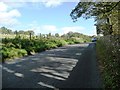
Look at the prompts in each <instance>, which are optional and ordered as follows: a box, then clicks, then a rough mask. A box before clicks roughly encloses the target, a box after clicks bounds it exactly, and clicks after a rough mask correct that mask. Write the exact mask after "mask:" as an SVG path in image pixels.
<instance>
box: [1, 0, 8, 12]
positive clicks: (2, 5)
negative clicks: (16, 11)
mask: <svg viewBox="0 0 120 90" xmlns="http://www.w3.org/2000/svg"><path fill="white" fill-rule="evenodd" d="M7 8H8V6H7V5H5V4H4V3H3V2H0V12H3V11H7Z"/></svg>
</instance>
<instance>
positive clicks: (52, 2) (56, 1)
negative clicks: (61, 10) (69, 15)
mask: <svg viewBox="0 0 120 90" xmlns="http://www.w3.org/2000/svg"><path fill="white" fill-rule="evenodd" d="M42 2H43V4H44V5H45V6H46V7H56V6H58V5H61V3H62V0H42Z"/></svg>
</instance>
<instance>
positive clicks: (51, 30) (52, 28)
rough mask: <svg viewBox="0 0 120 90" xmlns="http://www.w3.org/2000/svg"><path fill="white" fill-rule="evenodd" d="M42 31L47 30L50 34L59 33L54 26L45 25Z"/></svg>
mask: <svg viewBox="0 0 120 90" xmlns="http://www.w3.org/2000/svg"><path fill="white" fill-rule="evenodd" d="M42 29H43V30H46V31H48V32H55V31H57V28H56V26H54V25H43V26H42Z"/></svg>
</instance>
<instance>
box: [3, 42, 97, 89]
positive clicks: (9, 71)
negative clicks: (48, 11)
mask: <svg viewBox="0 0 120 90" xmlns="http://www.w3.org/2000/svg"><path fill="white" fill-rule="evenodd" d="M92 46H93V45H91V44H89V46H88V44H81V45H70V46H66V47H60V48H58V49H53V50H49V51H45V52H42V53H38V54H35V55H33V56H29V57H25V58H22V59H20V60H23V61H21V62H17V63H11V64H7V63H6V64H3V67H2V87H3V88H65V87H71V88H75V87H76V88H77V87H78V88H79V87H86V86H88V87H89V85H86V84H85V81H86V82H89V81H91V80H90V77H94V71H96V70H93V72H91V69H93V68H92V67H91V66H90V65H91V64H92V65H93V64H95V65H94V66H96V63H93V62H91V61H90V62H89V60H92V59H89V58H88V57H90V55H91V52H90V51H91V50H92V49H91V48H90V47H92ZM87 52H89V53H88V54H87V55H85V53H87ZM84 59H85V61H84ZM90 63H91V64H90ZM89 64H90V65H89ZM85 65H88V66H87V67H86V68H85ZM89 68H90V70H89ZM87 69H88V70H87ZM84 70H85V71H86V72H85V71H84ZM95 73H96V72H95ZM86 74H87V75H86ZM89 75H91V76H90V77H89ZM86 77H88V78H86ZM95 77H96V76H95ZM93 79H94V78H93ZM87 80H88V81H87ZM82 83H83V84H82ZM89 83H91V82H89ZM87 84H88V83H87ZM93 84H94V83H93ZM82 85H83V86H82Z"/></svg>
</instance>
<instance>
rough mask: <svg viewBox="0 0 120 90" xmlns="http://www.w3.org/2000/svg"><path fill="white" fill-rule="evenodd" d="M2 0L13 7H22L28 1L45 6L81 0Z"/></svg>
mask: <svg viewBox="0 0 120 90" xmlns="http://www.w3.org/2000/svg"><path fill="white" fill-rule="evenodd" d="M1 1H2V2H5V3H8V4H10V5H11V6H12V7H21V6H24V5H25V4H26V3H28V2H31V3H36V2H37V3H39V4H41V3H42V4H43V5H44V6H45V7H56V6H59V5H61V4H62V3H63V2H79V1H80V0H9V1H8V0H1Z"/></svg>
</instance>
